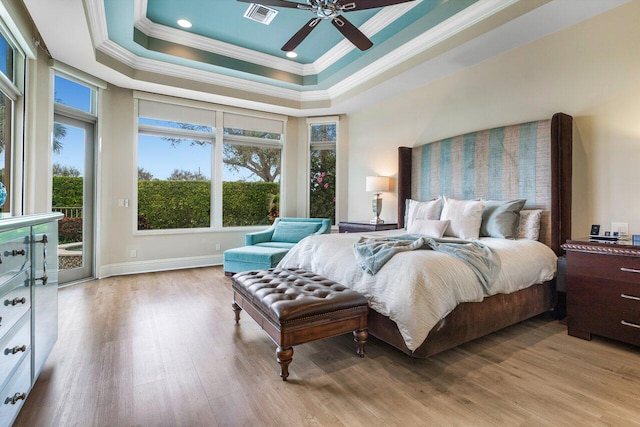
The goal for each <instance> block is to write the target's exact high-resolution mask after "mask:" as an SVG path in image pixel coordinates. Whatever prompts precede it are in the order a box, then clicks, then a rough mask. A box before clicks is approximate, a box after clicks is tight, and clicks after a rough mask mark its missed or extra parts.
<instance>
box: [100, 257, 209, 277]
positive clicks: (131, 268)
mask: <svg viewBox="0 0 640 427" xmlns="http://www.w3.org/2000/svg"><path fill="white" fill-rule="evenodd" d="M213 265H222V254H220V255H207V256H199V257H185V258H168V259H156V260H149V261H135V262H121V263H117V264H107V265H103V266H102V267H100V268H99V269H98V278H99V279H104V278H106V277H110V276H123V275H126V274H140V273H152V272H155V271H165V270H180V269H184V268H195V267H210V266H213Z"/></svg>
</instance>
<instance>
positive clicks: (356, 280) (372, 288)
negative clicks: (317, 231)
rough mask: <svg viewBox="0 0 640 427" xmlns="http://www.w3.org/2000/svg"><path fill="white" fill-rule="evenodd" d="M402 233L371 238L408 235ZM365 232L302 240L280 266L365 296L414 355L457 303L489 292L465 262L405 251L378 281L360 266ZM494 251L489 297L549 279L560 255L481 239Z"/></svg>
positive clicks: (522, 243)
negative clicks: (357, 251)
mask: <svg viewBox="0 0 640 427" xmlns="http://www.w3.org/2000/svg"><path fill="white" fill-rule="evenodd" d="M405 233H406V232H405V231H404V230H394V231H386V232H380V233H375V234H374V233H367V234H366V235H367V236H374V235H375V236H391V235H400V234H405ZM362 235H363V234H361V233H348V234H321V235H314V236H310V237H307V238H305V239H303V240H302V241H300V243H298V244H297V245H296V246H295V247H294V248H293V249H291V250H290V251H289V253H288V254H287V255H286V256H285V257H284V259H283V260H282V261H280V263H279V264H278V267H285V268H286V267H291V268H293V267H296V268H304V269H307V270H310V271H313V272H314V273H318V274H321V275H323V276H325V277H327V278H329V279H331V280H334V281H336V282H338V283H342V284H344V285H345V286H348V287H350V288H351V289H353V290H355V291H358V292H360V293H361V294H363V295H365V296H366V297H367V298H368V300H369V305H370V307H371V308H372V309H374V310H375V311H377V312H378V313H380V314H383V315H385V316H388V317H389V318H390V319H391V320H393V321H394V322H396V324H397V325H398V329H399V330H400V333H401V334H402V336H403V338H404V340H405V343H406V345H407V347H408V348H409V349H410V350H412V351H413V350H415V349H416V348H418V347H419V346H420V344H422V342H423V341H424V340H425V338H426V337H427V335H428V334H429V331H430V330H431V329H432V328H433V327H434V326H435V325H436V324H437V323H438V322H439V321H440V320H441V319H442V318H444V317H445V316H446V315H447V314H449V313H450V312H451V311H452V310H453V309H454V308H455V307H456V306H457V305H458V304H459V303H461V302H468V301H482V299H483V298H484V297H485V292H484V290H483V288H482V286H481V285H480V282H479V281H478V279H477V277H476V276H475V274H474V273H473V271H472V270H471V268H470V267H469V266H467V264H465V262H463V261H461V260H459V259H457V258H455V257H453V256H451V255H447V254H444V253H440V252H436V251H431V250H415V251H409V252H402V253H399V254H397V255H395V256H394V257H393V258H391V259H390V260H389V261H388V262H387V263H386V264H385V265H384V267H382V269H380V271H378V273H377V274H376V275H375V276H371V275H369V274H366V273H365V272H363V271H362V269H360V267H358V265H357V264H356V262H355V257H354V254H353V244H354V243H355V242H356V241H357V240H358V238H359V237H361V236H362ZM481 242H482V243H484V244H485V245H487V246H488V247H490V248H491V249H493V250H494V251H495V253H496V254H497V256H498V257H499V258H500V262H501V269H500V273H499V275H498V278H497V280H496V282H495V283H494V284H493V286H492V288H491V295H494V294H498V293H511V292H515V291H518V290H520V289H523V288H526V287H527V286H530V285H533V284H536V283H541V282H544V281H546V280H551V279H552V278H553V277H554V274H555V271H556V256H555V254H554V253H553V251H552V250H551V249H550V248H548V247H547V246H545V245H544V244H542V243H540V242H536V241H532V240H524V239H521V240H506V239H493V238H482V239H481Z"/></svg>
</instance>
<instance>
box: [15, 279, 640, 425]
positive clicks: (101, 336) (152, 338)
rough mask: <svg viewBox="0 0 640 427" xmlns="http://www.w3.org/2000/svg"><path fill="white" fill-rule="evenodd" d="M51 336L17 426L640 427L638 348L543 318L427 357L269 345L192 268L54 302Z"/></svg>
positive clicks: (338, 342) (102, 285)
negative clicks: (281, 355)
mask: <svg viewBox="0 0 640 427" xmlns="http://www.w3.org/2000/svg"><path fill="white" fill-rule="evenodd" d="M59 307H60V321H59V331H60V336H59V339H58V342H57V344H56V346H55V348H54V350H53V352H52V354H51V356H50V357H49V360H48V361H47V363H46V365H45V367H44V370H43V372H42V374H41V376H40V378H39V379H38V381H37V383H36V385H35V387H34V389H33V391H32V392H31V394H30V395H29V397H28V399H27V401H26V402H25V406H24V408H23V410H22V412H21V414H20V415H19V417H18V419H17V421H16V426H198V425H202V426H242V425H247V426H256V425H268V426H271V425H278V426H358V425H363V426H365V425H366V426H407V425H438V426H467V425H473V426H492V425H506V426H513V425H518V426H549V425H581V426H582V425H594V426H595V425H597V426H603V425H605V426H606V425H611V426H619V425H623V426H624V425H629V426H633V425H635V426H637V425H640V350H639V349H638V348H637V347H633V346H628V345H625V344H621V343H618V342H615V341H610V340H606V339H603V338H597V337H596V338H594V339H593V340H592V341H583V340H580V339H577V338H574V337H570V336H568V335H567V333H566V327H565V326H564V325H562V324H560V323H558V322H557V321H554V320H551V319H549V318H546V317H544V316H541V317H538V318H534V319H531V320H529V321H526V322H522V323H520V324H518V325H515V326H513V327H510V328H507V329H505V330H502V331H499V332H497V333H494V334H492V335H489V336H487V337H484V338H481V339H478V340H475V341H474V342H471V343H468V344H465V345H463V346H460V347H458V348H455V349H453V350H450V351H447V352H444V353H441V354H439V355H436V356H434V357H432V358H430V359H428V360H414V359H411V358H409V357H408V356H406V355H404V354H402V353H400V352H399V351H397V350H395V349H393V348H392V347H390V346H388V345H386V344H384V343H382V342H380V341H377V340H376V339H374V338H372V339H370V341H369V342H368V343H367V357H365V358H363V359H361V358H358V357H357V356H356V355H355V344H354V343H353V339H352V337H351V336H350V335H343V336H340V337H335V338H330V339H326V340H322V341H318V342H314V343H309V344H304V345H301V346H297V347H295V348H294V351H295V353H294V359H293V362H292V364H291V365H290V377H289V381H287V382H286V383H285V382H282V381H281V380H280V378H279V376H278V373H279V365H278V364H277V363H276V361H275V346H274V344H273V343H272V342H271V340H270V339H269V338H268V337H267V335H266V334H265V333H264V332H263V331H262V330H261V329H260V328H259V327H258V326H257V324H256V323H255V322H254V321H253V320H252V319H251V318H250V317H249V316H248V315H246V314H245V313H242V315H241V321H240V324H239V325H236V324H235V322H234V320H233V319H234V316H233V312H232V310H231V287H230V281H229V278H227V277H225V276H224V275H223V273H222V270H221V268H219V267H211V268H200V269H193V270H180V271H169V272H162V273H149V274H142V275H132V276H121V277H114V278H109V279H104V280H95V281H91V282H87V283H83V284H80V285H76V286H71V287H67V288H63V289H61V290H60V293H59Z"/></svg>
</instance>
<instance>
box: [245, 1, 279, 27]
mask: <svg viewBox="0 0 640 427" xmlns="http://www.w3.org/2000/svg"><path fill="white" fill-rule="evenodd" d="M277 14H278V11H277V10H275V9H271V8H270V7H267V6H263V5H261V4H256V3H251V4H250V5H249V8H248V9H247V11H246V12H245V13H244V17H245V18H249V19H251V20H252V21H256V22H259V23H261V24H265V25H269V24H270V23H271V21H273V18H275V17H276V15H277Z"/></svg>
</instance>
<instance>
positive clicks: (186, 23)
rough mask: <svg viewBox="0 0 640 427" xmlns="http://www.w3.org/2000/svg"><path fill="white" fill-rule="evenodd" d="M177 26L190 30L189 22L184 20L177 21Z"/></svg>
mask: <svg viewBox="0 0 640 427" xmlns="http://www.w3.org/2000/svg"><path fill="white" fill-rule="evenodd" d="M178 25H180V26H181V27H182V28H191V22H189V21H187V20H186V19H178Z"/></svg>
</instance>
